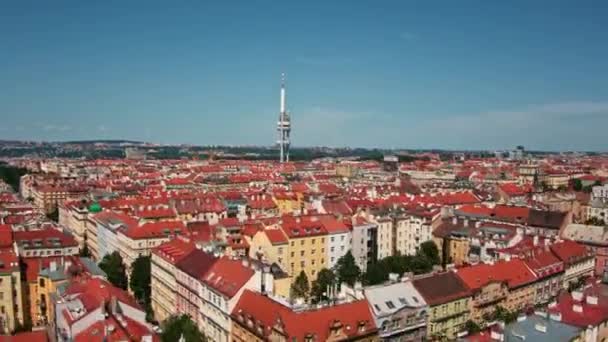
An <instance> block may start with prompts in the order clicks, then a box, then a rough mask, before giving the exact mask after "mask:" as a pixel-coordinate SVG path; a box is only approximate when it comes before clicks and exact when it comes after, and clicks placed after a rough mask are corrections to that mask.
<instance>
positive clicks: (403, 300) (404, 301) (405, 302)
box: [399, 297, 407, 305]
mask: <svg viewBox="0 0 608 342" xmlns="http://www.w3.org/2000/svg"><path fill="white" fill-rule="evenodd" d="M399 302H401V304H403V305H407V301H406V300H405V298H403V297H399Z"/></svg>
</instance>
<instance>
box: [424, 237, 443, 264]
mask: <svg viewBox="0 0 608 342" xmlns="http://www.w3.org/2000/svg"><path fill="white" fill-rule="evenodd" d="M419 254H420V255H423V256H424V257H426V258H427V259H428V260H429V261H430V262H431V264H433V265H439V264H441V257H440V256H439V248H437V245H436V244H435V242H433V241H432V240H429V241H426V242H423V243H422V244H420V252H419Z"/></svg>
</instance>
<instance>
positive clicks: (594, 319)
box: [548, 284, 608, 329]
mask: <svg viewBox="0 0 608 342" xmlns="http://www.w3.org/2000/svg"><path fill="white" fill-rule="evenodd" d="M607 291H608V288H607V285H605V284H595V285H593V286H592V287H591V288H589V289H586V290H585V291H584V296H583V300H581V301H578V300H575V299H574V298H573V296H572V294H571V293H568V292H566V291H563V292H562V293H560V295H559V296H558V299H557V305H555V306H550V307H549V310H548V311H549V312H550V313H561V321H562V322H564V323H566V324H570V325H574V326H577V327H580V328H583V329H585V328H587V327H589V326H598V325H600V324H601V323H603V322H606V321H608V306H607V303H606V301H607V300H608V298H607V297H606V295H607ZM589 295H591V296H595V297H596V298H597V299H598V304H589V303H587V300H586V298H587V297H588V296H589ZM575 305H577V306H579V307H580V309H581V312H577V311H574V306H575Z"/></svg>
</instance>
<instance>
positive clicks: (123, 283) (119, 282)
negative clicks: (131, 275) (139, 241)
mask: <svg viewBox="0 0 608 342" xmlns="http://www.w3.org/2000/svg"><path fill="white" fill-rule="evenodd" d="M99 268H101V269H102V270H103V271H104V272H105V273H106V275H107V277H108V281H109V282H110V283H112V285H114V286H116V287H118V288H121V289H123V290H126V289H127V286H128V284H127V274H126V272H125V265H124V264H123V262H122V257H121V256H120V254H119V253H118V252H113V253H112V254H107V255H106V256H104V257H103V259H102V260H101V262H100V263H99Z"/></svg>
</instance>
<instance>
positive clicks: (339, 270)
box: [336, 251, 361, 286]
mask: <svg viewBox="0 0 608 342" xmlns="http://www.w3.org/2000/svg"><path fill="white" fill-rule="evenodd" d="M336 274H337V276H338V280H339V281H340V283H346V284H348V285H350V286H353V285H355V282H356V281H357V280H358V279H359V277H360V276H361V269H359V266H357V263H356V262H355V258H354V257H353V254H352V253H351V252H350V251H348V252H346V254H345V255H344V256H342V257H341V258H340V259H338V261H337V262H336Z"/></svg>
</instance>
